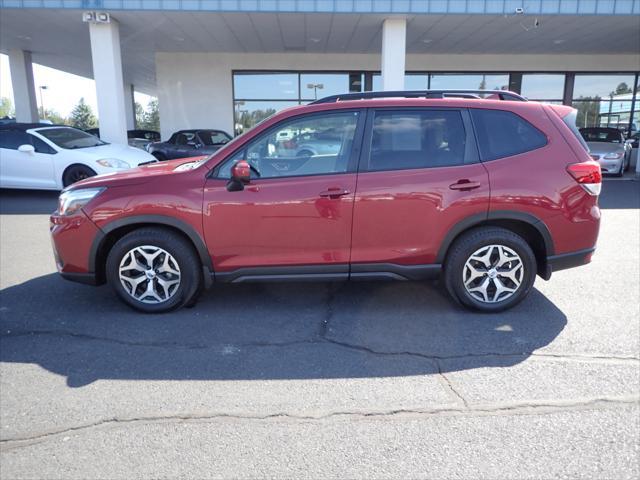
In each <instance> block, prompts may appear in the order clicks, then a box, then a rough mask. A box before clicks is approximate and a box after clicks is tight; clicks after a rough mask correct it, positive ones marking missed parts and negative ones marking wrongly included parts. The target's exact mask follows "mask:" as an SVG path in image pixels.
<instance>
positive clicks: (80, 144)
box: [36, 127, 107, 150]
mask: <svg viewBox="0 0 640 480" xmlns="http://www.w3.org/2000/svg"><path fill="white" fill-rule="evenodd" d="M36 131H37V132H38V134H40V135H42V136H43V137H45V138H46V139H48V140H51V141H52V142H53V143H55V144H56V145H57V146H59V147H60V148H66V149H69V150H72V149H76V148H88V147H97V146H99V145H106V144H107V142H103V141H102V140H100V139H99V138H98V137H96V136H94V135H90V134H88V133H86V132H83V131H82V130H77V129H75V128H70V127H59V128H45V129H42V130H36Z"/></svg>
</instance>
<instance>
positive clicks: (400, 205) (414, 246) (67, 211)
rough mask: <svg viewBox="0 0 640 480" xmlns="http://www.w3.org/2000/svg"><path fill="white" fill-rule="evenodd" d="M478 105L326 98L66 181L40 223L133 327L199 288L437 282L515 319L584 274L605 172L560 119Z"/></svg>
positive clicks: (562, 113) (471, 96)
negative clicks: (188, 148)
mask: <svg viewBox="0 0 640 480" xmlns="http://www.w3.org/2000/svg"><path fill="white" fill-rule="evenodd" d="M480 93H481V92H478V91H422V92H385V93H382V92H373V93H371V92H370V93H362V94H345V95H341V96H334V97H327V98H325V99H322V100H319V101H317V102H315V103H313V104H311V105H306V106H300V107H294V108H291V109H288V110H285V111H282V112H280V113H278V114H276V115H273V116H272V117H270V118H268V119H267V120H265V121H263V122H262V123H260V124H259V125H257V126H256V127H255V128H253V129H252V130H251V131H249V132H247V133H245V134H244V135H241V136H239V137H237V138H236V139H234V140H233V141H231V142H230V143H228V144H227V145H226V146H225V147H224V148H221V149H220V150H219V151H217V152H216V153H214V154H213V155H211V156H209V157H205V158H198V159H181V160H176V161H168V162H161V163H156V164H150V165H148V166H143V167H139V168H135V169H132V170H128V171H125V172H122V173H117V174H108V175H100V176H97V177H93V178H90V179H87V180H83V181H81V182H78V183H76V184H73V185H71V186H70V187H68V188H66V189H65V190H64V191H63V192H62V194H61V195H60V202H59V207H58V210H57V211H56V212H55V213H54V214H53V215H52V216H51V235H52V237H53V243H54V249H55V258H56V262H57V266H58V269H59V271H60V273H61V274H62V276H63V277H64V278H66V279H69V280H74V281H79V282H83V283H89V284H102V283H104V282H105V281H106V282H108V283H109V284H111V286H112V287H113V288H114V289H115V291H116V292H117V294H118V295H119V296H120V298H122V299H123V300H124V301H125V302H126V303H128V304H129V305H131V306H132V307H134V308H137V309H139V310H141V311H144V312H164V311H168V310H171V309H174V308H177V307H180V306H184V305H187V306H189V305H193V304H194V303H195V301H196V298H197V296H198V295H199V294H200V292H201V290H202V289H203V288H204V287H206V286H209V285H210V284H211V283H212V282H248V281H272V280H285V281H300V280H322V281H339V280H348V279H366V280H374V279H385V280H386V279H394V280H423V279H428V278H433V277H436V276H438V275H442V276H443V278H444V283H445V285H446V287H447V290H448V291H449V293H450V294H451V296H452V297H453V298H455V299H456V300H458V301H459V302H460V303H462V304H463V305H465V306H467V307H471V308H474V309H477V310H480V311H487V312H494V311H499V310H503V309H506V308H509V307H512V306H513V305H515V304H516V303H518V302H520V301H521V300H522V299H523V298H524V297H525V296H526V295H527V294H528V293H529V291H530V290H531V287H532V286H533V282H534V279H535V276H536V274H538V275H540V276H541V277H542V278H544V279H549V278H550V277H551V273H552V272H554V271H556V270H561V269H565V268H569V267H574V266H578V265H583V264H586V263H588V262H589V261H590V260H591V255H592V253H593V251H594V249H595V245H596V240H597V237H598V229H599V223H600V210H599V208H598V194H599V192H600V187H601V173H600V167H599V165H598V163H596V162H595V161H593V160H592V158H591V157H590V156H589V153H588V149H587V147H586V144H585V143H584V141H583V140H582V138H581V137H580V134H579V133H578V131H577V129H576V128H575V117H576V112H575V110H573V109H572V108H570V107H567V106H560V105H545V104H541V103H536V102H528V101H526V100H525V99H524V98H522V97H520V96H518V95H517V94H514V93H511V92H502V91H501V92H492V94H491V95H490V98H488V99H487V98H481V95H480ZM483 93H484V94H486V92H483Z"/></svg>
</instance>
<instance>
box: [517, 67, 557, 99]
mask: <svg viewBox="0 0 640 480" xmlns="http://www.w3.org/2000/svg"><path fill="white" fill-rule="evenodd" d="M564 81H565V76H564V75H563V74H545V73H525V74H523V75H522V87H521V89H520V93H521V95H523V96H524V97H527V98H528V99H529V100H535V101H538V102H547V103H562V97H563V95H564Z"/></svg>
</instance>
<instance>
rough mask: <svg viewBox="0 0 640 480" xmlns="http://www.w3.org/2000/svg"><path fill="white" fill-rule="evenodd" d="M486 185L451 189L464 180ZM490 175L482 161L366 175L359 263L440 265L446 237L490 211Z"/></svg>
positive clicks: (356, 244)
mask: <svg viewBox="0 0 640 480" xmlns="http://www.w3.org/2000/svg"><path fill="white" fill-rule="evenodd" d="M461 179H468V180H469V181H472V182H478V183H480V185H481V186H480V187H479V188H477V189H474V190H470V191H466V192H465V191H460V190H452V189H450V188H449V187H450V185H452V184H454V183H456V182H457V181H458V180H461ZM488 208H489V179H488V177H487V172H486V170H485V168H484V167H483V165H482V164H480V163H477V164H473V165H463V166H459V167H447V168H425V169H419V170H401V171H393V172H370V173H361V174H360V176H359V178H358V192H357V195H356V203H355V211H354V218H353V248H352V254H351V261H352V262H353V263H377V262H380V263H396V264H401V265H419V264H427V263H435V261H436V256H437V254H438V250H439V248H440V245H441V244H442V240H443V239H444V237H445V236H446V234H447V233H448V232H449V230H450V229H451V228H452V227H453V226H454V225H455V224H456V223H458V222H460V221H462V220H464V219H465V218H466V217H469V216H471V215H475V214H486V213H487V210H488Z"/></svg>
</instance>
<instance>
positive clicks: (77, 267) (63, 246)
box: [49, 210, 102, 285]
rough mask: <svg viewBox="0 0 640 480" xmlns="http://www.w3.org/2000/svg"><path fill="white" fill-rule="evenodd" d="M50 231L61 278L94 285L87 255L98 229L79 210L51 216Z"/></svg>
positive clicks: (94, 281) (88, 255) (95, 279)
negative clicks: (69, 213)
mask: <svg viewBox="0 0 640 480" xmlns="http://www.w3.org/2000/svg"><path fill="white" fill-rule="evenodd" d="M49 231H50V234H51V243H52V246H53V255H54V258H55V261H56V268H57V269H58V272H59V273H60V275H61V276H62V277H63V278H65V279H67V280H72V281H76V282H81V283H85V284H89V285H97V283H98V282H97V278H96V274H95V272H94V271H93V266H92V265H90V256H91V255H90V253H91V249H92V247H93V243H94V239H95V238H96V237H97V236H99V235H101V234H102V232H101V230H100V229H99V228H98V227H96V225H95V224H94V223H93V222H92V221H91V220H90V219H89V217H87V216H86V215H85V214H84V212H82V211H81V210H80V211H78V212H76V213H74V214H73V215H69V216H63V215H58V213H57V212H54V213H53V214H51V217H50V218H49Z"/></svg>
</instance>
